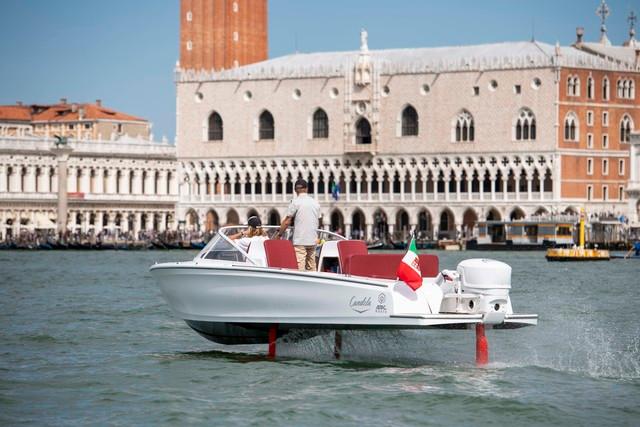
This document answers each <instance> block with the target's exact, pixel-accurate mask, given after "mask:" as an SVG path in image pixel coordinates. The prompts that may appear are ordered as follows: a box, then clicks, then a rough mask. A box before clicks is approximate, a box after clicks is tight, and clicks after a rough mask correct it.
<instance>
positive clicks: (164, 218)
mask: <svg viewBox="0 0 640 427" xmlns="http://www.w3.org/2000/svg"><path fill="white" fill-rule="evenodd" d="M166 229H167V213H166V212H162V213H161V214H160V226H159V227H158V231H165V230H166Z"/></svg>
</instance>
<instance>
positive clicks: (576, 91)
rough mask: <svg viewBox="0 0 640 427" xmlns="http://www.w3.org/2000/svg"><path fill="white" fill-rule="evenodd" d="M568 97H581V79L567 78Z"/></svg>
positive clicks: (575, 77)
mask: <svg viewBox="0 0 640 427" xmlns="http://www.w3.org/2000/svg"><path fill="white" fill-rule="evenodd" d="M567 95H569V96H580V78H579V77H578V76H569V77H568V78H567Z"/></svg>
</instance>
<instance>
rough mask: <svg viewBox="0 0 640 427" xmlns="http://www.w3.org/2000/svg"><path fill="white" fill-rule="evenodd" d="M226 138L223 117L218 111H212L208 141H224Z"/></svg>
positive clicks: (208, 120) (208, 123) (208, 124)
mask: <svg viewBox="0 0 640 427" xmlns="http://www.w3.org/2000/svg"><path fill="white" fill-rule="evenodd" d="M223 137H224V132H223V122H222V116H220V114H218V112H216V111H212V112H211V114H209V118H208V119H207V140H208V141H222V139H223Z"/></svg>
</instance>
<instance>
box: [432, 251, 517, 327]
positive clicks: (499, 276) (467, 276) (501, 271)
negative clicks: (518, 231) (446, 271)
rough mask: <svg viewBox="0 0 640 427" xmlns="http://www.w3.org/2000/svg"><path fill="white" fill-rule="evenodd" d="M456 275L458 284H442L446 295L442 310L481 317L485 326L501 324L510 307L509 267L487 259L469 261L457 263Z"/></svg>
mask: <svg viewBox="0 0 640 427" xmlns="http://www.w3.org/2000/svg"><path fill="white" fill-rule="evenodd" d="M456 272H457V277H455V279H456V280H455V281H456V282H457V283H455V284H453V286H451V285H449V286H447V285H448V284H445V285H444V286H442V285H441V287H443V291H444V292H445V295H444V299H443V301H442V306H441V311H442V312H445V313H469V314H472V313H475V314H483V315H484V323H489V324H491V323H494V324H495V323H502V322H503V320H504V316H505V314H506V313H507V310H508V305H509V289H511V267H510V266H509V265H507V264H505V263H503V262H500V261H494V260H490V259H468V260H464V261H462V262H461V263H460V264H458V267H457V269H456ZM450 276H451V275H450ZM436 282H437V281H436ZM445 289H446V290H445ZM452 291H453V292H452ZM447 292H450V293H447Z"/></svg>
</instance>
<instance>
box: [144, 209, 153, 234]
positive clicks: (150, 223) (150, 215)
mask: <svg viewBox="0 0 640 427" xmlns="http://www.w3.org/2000/svg"><path fill="white" fill-rule="evenodd" d="M154 220H155V214H154V212H147V223H146V224H145V226H146V230H147V231H152V230H153V221H154Z"/></svg>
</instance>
